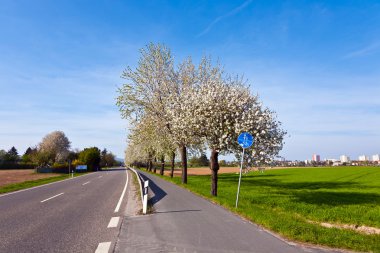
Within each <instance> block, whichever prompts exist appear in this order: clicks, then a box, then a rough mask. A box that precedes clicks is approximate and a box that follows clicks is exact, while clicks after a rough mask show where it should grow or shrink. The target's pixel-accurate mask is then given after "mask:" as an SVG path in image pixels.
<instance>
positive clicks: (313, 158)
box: [311, 154, 321, 162]
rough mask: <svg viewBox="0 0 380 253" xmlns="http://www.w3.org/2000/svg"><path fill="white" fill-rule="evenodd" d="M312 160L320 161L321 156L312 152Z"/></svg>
mask: <svg viewBox="0 0 380 253" xmlns="http://www.w3.org/2000/svg"><path fill="white" fill-rule="evenodd" d="M311 160H312V161H314V162H320V161H321V156H320V155H317V154H313V157H312V159H311Z"/></svg>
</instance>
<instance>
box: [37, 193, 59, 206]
mask: <svg viewBox="0 0 380 253" xmlns="http://www.w3.org/2000/svg"><path fill="white" fill-rule="evenodd" d="M62 194H64V192H61V193H60V194H57V195H54V196H53V197H50V198H48V199H44V200H42V201H41V203H44V202H45V201H48V200H51V199H54V198H56V197H58V196H61V195H62Z"/></svg>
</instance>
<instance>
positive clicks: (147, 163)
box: [146, 160, 149, 171]
mask: <svg viewBox="0 0 380 253" xmlns="http://www.w3.org/2000/svg"><path fill="white" fill-rule="evenodd" d="M148 170H149V160H148V161H146V171H148Z"/></svg>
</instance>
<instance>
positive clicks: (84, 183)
mask: <svg viewBox="0 0 380 253" xmlns="http://www.w3.org/2000/svg"><path fill="white" fill-rule="evenodd" d="M88 183H90V181H87V182H86V183H84V184H82V185H86V184H88Z"/></svg>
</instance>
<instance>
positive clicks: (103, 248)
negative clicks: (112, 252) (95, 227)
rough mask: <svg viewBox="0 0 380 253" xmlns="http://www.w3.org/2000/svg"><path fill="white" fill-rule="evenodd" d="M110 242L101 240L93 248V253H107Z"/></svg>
mask: <svg viewBox="0 0 380 253" xmlns="http://www.w3.org/2000/svg"><path fill="white" fill-rule="evenodd" d="M110 247H111V242H101V243H99V245H98V247H97V248H96V250H95V253H108V251H109V249H110Z"/></svg>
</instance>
